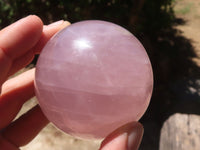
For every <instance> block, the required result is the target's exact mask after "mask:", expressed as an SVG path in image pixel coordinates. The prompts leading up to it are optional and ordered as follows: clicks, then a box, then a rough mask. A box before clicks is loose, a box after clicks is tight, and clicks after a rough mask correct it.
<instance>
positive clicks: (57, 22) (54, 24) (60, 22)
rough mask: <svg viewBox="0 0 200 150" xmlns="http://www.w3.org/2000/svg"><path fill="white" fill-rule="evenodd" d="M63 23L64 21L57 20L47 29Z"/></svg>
mask: <svg viewBox="0 0 200 150" xmlns="http://www.w3.org/2000/svg"><path fill="white" fill-rule="evenodd" d="M63 23H64V20H59V21H56V22H53V23H51V24H49V25H48V27H52V26H58V25H61V24H63Z"/></svg>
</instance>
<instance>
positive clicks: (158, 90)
mask: <svg viewBox="0 0 200 150" xmlns="http://www.w3.org/2000/svg"><path fill="white" fill-rule="evenodd" d="M185 23H186V22H185V21H184V20H182V19H180V18H179V19H175V21H174V24H173V26H172V27H170V28H167V29H166V30H163V31H161V32H160V33H158V34H157V35H147V36H146V35H145V36H144V37H142V38H141V39H142V41H143V44H144V45H145V47H146V49H147V50H149V52H148V53H149V55H150V58H151V60H152V66H153V70H154V78H155V84H154V92H153V96H152V100H151V103H150V106H149V108H148V110H147V112H146V114H145V115H144V116H143V118H142V119H141V122H142V123H143V125H144V128H145V134H144V138H143V141H142V144H141V147H140V150H146V149H151V150H158V149H159V139H160V130H161V127H162V125H163V123H164V121H165V120H166V119H167V118H168V117H169V116H170V115H172V114H174V113H186V114H198V115H200V109H199V108H200V79H199V78H198V75H200V68H198V67H197V65H196V64H195V63H194V62H193V61H192V58H194V57H197V56H196V54H195V49H194V48H193V46H192V41H191V40H190V39H187V38H185V37H183V36H182V34H181V31H179V30H178V29H176V28H175V27H176V25H180V24H182V25H183V24H185Z"/></svg>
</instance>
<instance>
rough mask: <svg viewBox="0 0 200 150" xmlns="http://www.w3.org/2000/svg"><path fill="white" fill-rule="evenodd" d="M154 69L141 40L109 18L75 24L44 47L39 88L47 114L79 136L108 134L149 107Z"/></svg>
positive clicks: (140, 114)
mask: <svg viewBox="0 0 200 150" xmlns="http://www.w3.org/2000/svg"><path fill="white" fill-rule="evenodd" d="M152 89H153V73H152V68H151V63H150V61H149V58H148V55H147V53H146V51H145V49H144V47H143V46H142V44H141V43H140V42H139V41H138V40H137V39H136V37H134V36H133V35H132V34H131V33H130V32H129V31H127V30H126V29H124V28H122V27H120V26H118V25H116V24H113V23H110V22H106V21H98V20H90V21H82V22H78V23H74V24H72V25H70V26H69V27H66V28H65V29H63V30H62V31H60V32H58V33H57V34H56V35H54V36H53V37H52V38H51V39H50V40H49V41H48V43H47V44H46V45H45V47H44V49H43V50H42V52H41V54H40V56H39V59H38V62H37V65H36V75H35V91H36V97H37V99H38V101H39V104H40V106H41V108H42V110H43V112H44V114H45V115H46V117H47V118H48V119H49V120H50V121H51V122H52V123H53V124H55V125H56V126H57V127H58V128H59V129H61V130H63V131H64V132H66V133H69V134H71V135H73V136H77V137H80V138H104V137H105V136H106V135H108V134H109V133H111V132H112V131H113V130H115V129H116V128H118V127H120V126H122V125H124V124H126V123H128V122H131V121H137V120H139V119H140V118H141V116H142V115H143V114H144V112H145V110H146V109H147V107H148V104H149V101H150V98H151V93H152Z"/></svg>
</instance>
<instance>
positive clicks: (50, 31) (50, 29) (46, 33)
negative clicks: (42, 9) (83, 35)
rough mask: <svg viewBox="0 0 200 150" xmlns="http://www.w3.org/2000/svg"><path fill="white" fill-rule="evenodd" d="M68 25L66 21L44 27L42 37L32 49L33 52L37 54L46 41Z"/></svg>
mask: <svg viewBox="0 0 200 150" xmlns="http://www.w3.org/2000/svg"><path fill="white" fill-rule="evenodd" d="M69 25H70V23H69V22H68V21H63V20H61V21H57V22H54V23H52V24H50V25H48V26H44V28H43V33H42V36H41V38H40V40H39V42H38V43H37V44H36V45H35V46H34V47H33V51H34V52H35V53H36V54H38V53H40V51H41V50H42V48H43V47H44V45H45V44H46V43H47V41H48V40H49V39H50V38H51V37H52V36H53V35H54V34H55V33H56V32H58V31H60V30H62V29H63V28H65V27H67V26H69Z"/></svg>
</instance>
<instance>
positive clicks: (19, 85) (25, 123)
mask: <svg viewBox="0 0 200 150" xmlns="http://www.w3.org/2000/svg"><path fill="white" fill-rule="evenodd" d="M68 25H69V23H68V22H66V21H59V22H56V23H53V24H50V25H48V26H45V25H43V23H42V21H41V20H40V18H38V17H37V16H33V15H31V16H28V17H26V18H23V19H21V20H19V21H17V22H15V23H14V24H11V25H10V26H8V27H6V28H4V29H2V30H1V31H0V91H1V96H0V149H1V150H19V147H20V146H23V145H26V144H27V143H28V142H30V141H31V140H32V139H33V138H34V137H35V136H36V135H37V134H38V133H39V132H40V130H41V129H42V128H43V127H45V126H46V125H47V124H48V122H49V121H48V120H47V119H46V117H45V116H44V115H43V113H42V111H41V109H40V107H39V106H35V107H34V108H32V109H31V110H30V111H28V112H27V113H26V114H24V115H23V116H21V117H20V118H19V119H17V120H15V121H13V119H14V118H15V116H16V115H17V113H18V112H19V110H20V109H21V107H22V105H23V104H24V103H25V102H26V101H27V100H29V99H30V98H31V97H33V96H34V85H33V79H34V69H32V70H29V71H27V72H24V73H22V74H21V75H19V76H17V77H14V78H12V79H9V80H7V78H8V77H9V76H10V75H12V74H14V73H15V72H17V71H18V70H19V69H21V68H23V67H25V66H26V65H27V64H29V63H30V62H31V60H32V59H33V57H34V55H35V54H37V53H39V52H40V51H41V49H42V48H43V47H44V45H45V44H46V42H47V41H48V40H49V39H50V38H51V37H52V36H53V35H54V34H55V33H56V32H58V31H59V30H61V29H62V28H64V27H66V26H68ZM6 80H7V81H6ZM12 121H13V122H12ZM142 134H143V127H142V125H141V124H139V123H137V122H134V123H129V124H127V125H125V126H123V127H121V128H119V129H117V130H116V131H114V132H113V133H111V134H110V135H109V136H108V137H106V138H105V139H104V141H103V142H102V144H101V148H100V149H101V150H127V149H128V150H136V149H137V148H138V147H139V143H140V141H141V138H142ZM128 137H129V138H128Z"/></svg>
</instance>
